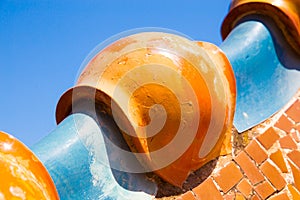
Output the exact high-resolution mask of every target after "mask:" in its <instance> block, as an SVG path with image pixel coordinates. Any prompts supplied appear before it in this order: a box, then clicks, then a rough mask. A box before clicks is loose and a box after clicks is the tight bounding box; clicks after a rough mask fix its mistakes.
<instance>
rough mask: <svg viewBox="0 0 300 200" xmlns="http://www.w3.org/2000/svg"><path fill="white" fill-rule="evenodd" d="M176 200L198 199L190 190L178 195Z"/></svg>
mask: <svg viewBox="0 0 300 200" xmlns="http://www.w3.org/2000/svg"><path fill="white" fill-rule="evenodd" d="M176 200H197V199H196V197H195V196H194V195H193V193H192V192H191V191H188V192H186V193H184V194H183V195H181V196H180V197H178V198H177V199H176Z"/></svg>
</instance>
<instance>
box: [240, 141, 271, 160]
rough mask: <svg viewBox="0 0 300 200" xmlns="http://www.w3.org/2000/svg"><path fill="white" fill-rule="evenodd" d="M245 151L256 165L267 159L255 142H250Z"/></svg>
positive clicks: (261, 148)
mask: <svg viewBox="0 0 300 200" xmlns="http://www.w3.org/2000/svg"><path fill="white" fill-rule="evenodd" d="M245 151H246V152H247V153H248V154H249V155H250V157H251V158H252V159H253V160H254V161H255V162H256V163H257V164H260V163H262V162H263V161H265V160H266V159H267V158H268V154H267V152H266V150H265V149H264V147H262V146H261V145H260V144H259V143H258V142H257V141H256V140H252V141H251V142H250V144H248V146H247V147H246V148H245Z"/></svg>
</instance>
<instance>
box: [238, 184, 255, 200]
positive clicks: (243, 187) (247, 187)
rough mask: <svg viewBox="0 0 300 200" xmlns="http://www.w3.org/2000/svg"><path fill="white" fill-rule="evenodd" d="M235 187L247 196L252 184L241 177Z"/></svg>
mask: <svg viewBox="0 0 300 200" xmlns="http://www.w3.org/2000/svg"><path fill="white" fill-rule="evenodd" d="M236 188H237V189H238V190H239V191H240V192H241V193H242V194H243V195H244V196H245V197H247V198H248V197H249V195H250V194H251V192H252V185H251V184H250V183H249V181H248V180H247V179H243V180H242V181H241V182H240V183H239V184H238V185H237V187H236Z"/></svg>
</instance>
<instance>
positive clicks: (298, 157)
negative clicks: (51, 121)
mask: <svg viewBox="0 0 300 200" xmlns="http://www.w3.org/2000/svg"><path fill="white" fill-rule="evenodd" d="M287 156H288V157H289V158H290V159H291V161H293V163H294V164H295V165H296V166H297V167H298V168H300V151H299V150H294V151H291V152H290V153H288V154H287Z"/></svg>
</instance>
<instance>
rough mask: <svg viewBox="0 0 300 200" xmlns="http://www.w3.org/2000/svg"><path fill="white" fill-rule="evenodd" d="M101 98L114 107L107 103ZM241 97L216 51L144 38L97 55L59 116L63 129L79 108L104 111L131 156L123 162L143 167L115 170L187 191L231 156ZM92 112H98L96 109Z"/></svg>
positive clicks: (156, 35) (177, 39)
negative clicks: (200, 172) (192, 179)
mask: <svg viewBox="0 0 300 200" xmlns="http://www.w3.org/2000/svg"><path fill="white" fill-rule="evenodd" d="M103 93H105V94H107V95H108V97H109V98H111V99H107V100H105V101H104V100H103V98H100V97H103V95H101V94H103ZM235 95H236V91H235V79H234V75H233V71H232V69H231V66H230V63H229V62H228V60H227V58H226V57H225V55H224V54H223V53H222V51H221V50H220V49H219V48H218V47H216V46H214V45H212V44H209V43H202V42H198V43H197V42H194V41H190V40H189V39H187V38H184V37H181V36H177V35H174V34H169V33H162V32H143V33H137V34H133V35H129V36H126V37H123V38H121V39H119V40H117V41H115V42H113V43H112V44H110V45H108V46H106V47H105V48H103V49H101V50H99V51H98V52H96V53H95V56H94V57H93V58H92V59H90V61H89V62H87V65H86V66H85V68H84V70H83V71H82V73H81V75H80V77H79V79H78V82H77V84H76V86H75V87H74V88H71V89H70V90H68V91H67V92H66V93H65V94H64V95H63V96H62V97H61V99H60V101H59V103H58V105H57V112H56V116H57V122H58V123H59V122H61V121H62V120H63V119H64V118H66V117H67V116H68V115H70V114H71V113H74V112H76V110H74V108H75V107H76V105H79V102H84V101H85V102H90V103H91V104H93V103H95V104H102V105H105V106H106V107H107V108H109V109H107V110H108V113H109V115H111V117H113V119H114V120H115V122H116V124H117V125H118V127H119V129H120V131H121V133H122V135H123V137H124V138H125V141H126V143H127V144H128V146H129V147H130V150H131V152H123V151H120V152H116V153H120V154H122V153H123V154H124V157H123V158H124V159H126V155H128V154H131V155H132V154H134V156H135V157H136V158H137V160H138V161H139V162H140V163H141V164H142V166H143V167H142V168H141V169H136V168H135V169H134V170H133V169H130V168H125V167H124V168H123V166H122V163H119V164H118V166H111V167H112V168H116V169H118V170H124V171H130V172H150V171H153V172H155V173H156V174H157V175H159V176H160V177H161V178H163V179H164V180H166V181H168V182H169V183H171V184H173V185H176V186H181V185H182V183H183V181H184V180H185V179H186V178H187V176H188V175H189V173H190V172H191V171H193V170H196V169H198V168H199V167H201V166H202V165H204V164H205V163H207V162H208V161H210V160H212V159H213V158H215V157H217V156H218V155H220V152H221V149H222V146H223V149H226V148H227V151H228V148H230V146H229V145H228V143H227V142H228V139H227V140H226V136H227V138H228V136H229V137H230V135H228V134H230V133H229V132H230V130H231V126H232V121H233V113H234V108H235ZM77 107H78V106H77ZM89 108H92V109H94V111H95V112H97V107H95V106H93V105H92V106H90V107H89ZM77 109H78V108H77ZM79 110H80V112H85V111H84V109H79ZM87 112H89V113H90V112H91V111H87ZM224 141H227V142H224ZM116 149H117V148H116ZM116 149H115V150H116ZM116 151H117V150H116Z"/></svg>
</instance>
